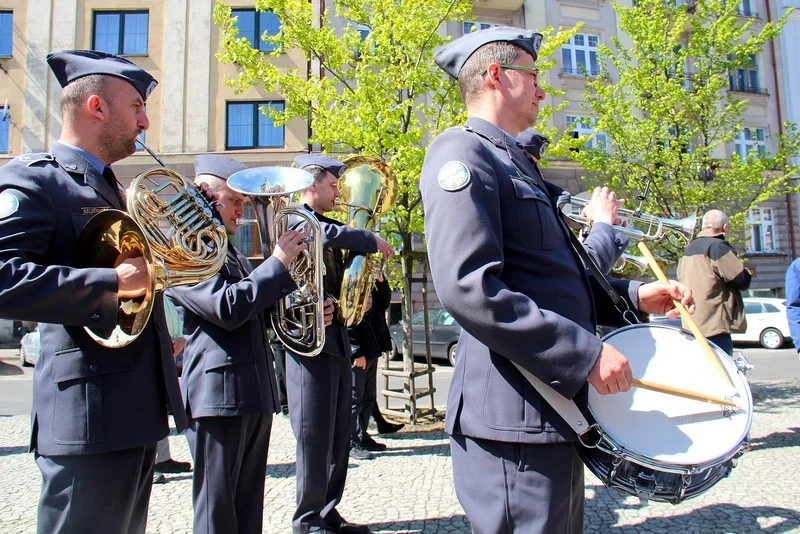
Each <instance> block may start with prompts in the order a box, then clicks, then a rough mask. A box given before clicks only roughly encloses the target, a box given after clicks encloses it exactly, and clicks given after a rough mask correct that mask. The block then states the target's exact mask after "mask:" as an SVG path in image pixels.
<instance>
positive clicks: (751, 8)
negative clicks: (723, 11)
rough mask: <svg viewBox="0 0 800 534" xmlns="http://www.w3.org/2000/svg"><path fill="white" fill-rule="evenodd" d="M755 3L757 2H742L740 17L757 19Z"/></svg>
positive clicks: (740, 3) (747, 0)
mask: <svg viewBox="0 0 800 534" xmlns="http://www.w3.org/2000/svg"><path fill="white" fill-rule="evenodd" d="M755 3H756V2H755V0H741V1H740V2H739V16H740V17H752V18H755V19H757V18H758V13H757V12H756V10H755V5H754V4H755Z"/></svg>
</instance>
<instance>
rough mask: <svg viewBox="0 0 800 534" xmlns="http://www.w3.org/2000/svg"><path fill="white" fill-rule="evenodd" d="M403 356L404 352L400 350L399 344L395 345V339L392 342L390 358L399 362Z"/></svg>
mask: <svg viewBox="0 0 800 534" xmlns="http://www.w3.org/2000/svg"><path fill="white" fill-rule="evenodd" d="M402 355H403V353H402V351H400V350H398V348H397V343H395V342H394V339H393V340H392V353H391V354H390V355H389V357H390V358H391V359H392V360H399V359H400V357H401V356H402Z"/></svg>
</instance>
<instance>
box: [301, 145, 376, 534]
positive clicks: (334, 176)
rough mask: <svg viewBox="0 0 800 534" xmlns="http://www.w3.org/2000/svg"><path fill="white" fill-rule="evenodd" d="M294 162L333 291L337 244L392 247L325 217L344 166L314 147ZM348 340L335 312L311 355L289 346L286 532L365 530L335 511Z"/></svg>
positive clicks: (344, 453) (346, 422)
mask: <svg viewBox="0 0 800 534" xmlns="http://www.w3.org/2000/svg"><path fill="white" fill-rule="evenodd" d="M295 165H296V166H297V167H299V168H301V169H304V170H306V171H308V172H310V173H311V174H312V175H313V176H314V183H313V184H312V185H311V187H309V188H308V189H306V190H305V191H304V192H303V193H302V201H303V203H304V205H305V207H306V209H308V211H309V212H310V213H312V214H313V215H314V216H315V217H316V218H317V220H318V221H319V224H320V231H321V233H322V241H323V245H324V254H323V257H324V263H325V269H326V274H325V285H326V289H325V291H326V295H327V296H328V297H329V298H330V297H333V298H338V296H339V294H340V285H341V281H342V276H343V274H344V263H343V259H342V252H341V251H342V250H352V251H356V252H364V253H367V252H376V251H380V252H382V253H383V254H384V257H388V256H389V255H390V254H391V253H392V248H391V246H390V245H389V243H387V242H386V241H385V240H384V239H382V238H381V237H380V236H378V235H377V234H374V233H372V232H369V231H366V230H361V229H356V228H349V227H347V226H345V225H343V224H342V223H340V222H338V221H336V220H334V219H330V218H328V217H326V216H325V215H324V214H325V213H327V212H329V211H333V210H334V208H335V207H336V201H337V199H338V198H339V197H340V196H341V194H340V192H339V178H340V177H341V176H342V174H343V173H344V171H345V170H346V167H345V165H344V164H343V163H341V162H340V161H339V160H337V159H334V158H331V157H328V156H323V155H320V154H307V155H303V156H299V157H297V158H295ZM350 352H351V350H350V341H349V337H348V333H347V328H345V327H344V326H343V325H342V324H340V323H339V321H338V320H337V319H334V321H333V323H332V324H330V325H329V326H327V328H326V329H325V345H324V347H323V349H322V352H321V353H320V354H318V355H317V356H313V357H307V356H300V355H297V354H294V353H293V352H292V351H290V350H287V354H288V357H287V358H286V382H287V383H286V390H287V394H288V397H289V419H290V421H291V424H292V429H293V431H294V435H295V437H296V438H297V464H296V465H297V509H296V510H295V513H294V516H293V518H292V531H293V532H295V533H298V534H299V533H307V532H341V533H361V532H370V529H369V528H368V527H367V526H364V525H354V524H351V523H348V522H347V521H346V520H345V519H344V518H343V517H342V516H341V515H340V514H339V512H338V511H337V510H336V506H337V505H338V504H339V503H340V502H341V499H342V494H343V493H344V485H345V479H346V476H347V463H348V459H349V452H350V421H351V414H350V408H351V407H350V399H351V389H352V376H351V371H350Z"/></svg>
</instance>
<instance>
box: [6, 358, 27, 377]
mask: <svg viewBox="0 0 800 534" xmlns="http://www.w3.org/2000/svg"><path fill="white" fill-rule="evenodd" d="M22 374H25V371H23V370H22V369H20V367H19V366H18V365H15V364H13V363H8V362H7V361H4V360H0V376H17V375H22Z"/></svg>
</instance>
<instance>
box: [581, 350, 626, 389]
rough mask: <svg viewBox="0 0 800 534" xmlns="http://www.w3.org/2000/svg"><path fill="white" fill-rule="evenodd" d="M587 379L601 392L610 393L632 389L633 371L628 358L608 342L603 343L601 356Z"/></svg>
mask: <svg viewBox="0 0 800 534" xmlns="http://www.w3.org/2000/svg"><path fill="white" fill-rule="evenodd" d="M586 380H587V381H588V382H589V383H590V384H591V385H592V386H594V389H596V390H597V392H598V393H599V394H601V395H608V394H611V393H619V392H622V391H628V390H629V389H631V386H632V385H633V372H632V371H631V366H630V364H629V363H628V358H626V357H625V356H623V355H622V353H621V352H619V351H618V350H617V349H615V348H614V347H612V346H611V345H609V344H608V343H603V348H602V349H600V356H598V357H597V361H596V362H595V364H594V367H592V371H591V372H590V373H589V377H588V378H587V379H586Z"/></svg>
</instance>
